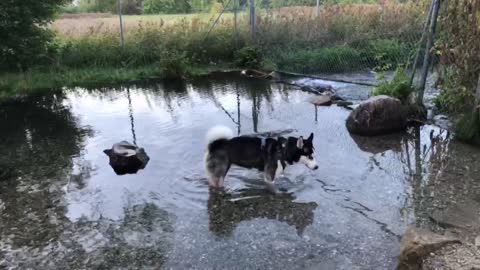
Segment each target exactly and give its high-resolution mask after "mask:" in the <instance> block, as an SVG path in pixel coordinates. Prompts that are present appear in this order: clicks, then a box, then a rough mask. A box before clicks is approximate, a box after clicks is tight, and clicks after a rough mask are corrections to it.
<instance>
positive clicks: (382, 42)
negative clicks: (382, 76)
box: [365, 39, 413, 71]
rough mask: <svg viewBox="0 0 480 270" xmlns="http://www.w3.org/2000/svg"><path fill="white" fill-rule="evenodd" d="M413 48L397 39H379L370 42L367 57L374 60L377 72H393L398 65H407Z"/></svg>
mask: <svg viewBox="0 0 480 270" xmlns="http://www.w3.org/2000/svg"><path fill="white" fill-rule="evenodd" d="M412 47H413V46H409V45H408V44H407V43H405V42H400V41H398V40H396V39H378V40H373V41H370V42H369V44H368V47H367V49H366V50H365V57H367V58H369V59H374V62H375V70H376V71H387V70H393V69H395V68H396V67H397V65H398V63H406V62H407V60H408V57H409V56H410V54H411V52H412V49H411V48H412Z"/></svg>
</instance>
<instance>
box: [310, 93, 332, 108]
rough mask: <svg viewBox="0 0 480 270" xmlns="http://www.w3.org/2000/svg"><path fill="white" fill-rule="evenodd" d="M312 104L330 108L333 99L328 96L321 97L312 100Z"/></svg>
mask: <svg viewBox="0 0 480 270" xmlns="http://www.w3.org/2000/svg"><path fill="white" fill-rule="evenodd" d="M309 101H310V103H312V104H313V105H316V106H330V105H332V97H331V96H328V95H319V96H314V97H311V98H310V100H309Z"/></svg>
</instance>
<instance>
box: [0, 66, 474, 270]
mask: <svg viewBox="0 0 480 270" xmlns="http://www.w3.org/2000/svg"><path fill="white" fill-rule="evenodd" d="M334 86H335V87H336V88H337V89H338V92H339V94H340V95H341V96H343V97H344V98H346V99H348V100H354V101H355V102H358V101H360V100H362V99H364V98H366V97H367V96H368V91H369V90H370V89H368V88H365V87H359V86H355V85H347V84H335V85H334ZM309 98H310V94H308V93H305V92H302V91H300V90H298V89H294V88H291V87H286V86H285V85H281V84H271V83H270V82H268V81H261V80H252V79H246V78H242V77H239V76H236V75H232V74H222V75H216V76H211V77H207V78H203V79H196V80H194V81H191V82H169V83H168V82H163V83H151V84H144V85H140V84H139V85H130V86H122V87H117V88H113V89H67V90H64V91H62V92H61V93H56V94H51V95H45V96H37V97H31V98H28V99H26V100H23V101H12V102H8V103H4V104H1V105H0V126H1V129H2V132H1V133H0V146H1V149H2V155H1V156H0V219H1V222H0V268H5V269H84V268H88V269H159V268H164V269H394V268H395V266H396V264H397V257H398V254H399V241H400V237H401V236H402V234H403V233H404V231H405V229H406V227H407V226H408V225H409V224H416V225H419V226H435V224H432V223H431V219H430V216H429V215H430V213H431V212H432V211H434V210H436V209H445V208H448V206H449V205H448V204H449V203H452V201H458V200H462V199H463V198H468V197H473V196H477V195H478V194H477V193H478V191H477V190H479V189H478V188H476V187H478V182H476V181H474V180H475V178H476V177H477V178H478V173H479V172H478V169H477V167H476V166H477V165H475V164H476V163H477V162H478V161H479V160H480V158H479V156H480V155H479V151H478V150H476V149H474V148H470V147H468V146H465V145H462V144H459V143H456V142H453V141H451V140H450V139H449V137H448V135H447V132H446V131H443V130H441V129H439V128H437V127H434V126H424V127H420V128H412V129H411V130H409V131H408V132H406V133H404V134H396V135H392V136H383V137H375V138H362V137H352V136H351V135H350V134H349V133H348V131H347V130H346V128H345V119H346V118H347V116H348V114H349V111H348V110H346V109H344V108H340V107H336V106H332V107H315V106H314V105H312V104H310V103H309V102H308V99H309ZM218 124H222V125H226V126H228V127H230V128H232V130H234V131H235V133H237V134H247V133H248V134H249V133H254V132H265V131H271V130H279V129H295V130H296V131H295V132H294V133H292V135H295V136H299V135H308V134H310V133H311V132H313V133H315V139H314V146H315V148H316V152H317V157H316V158H317V161H318V163H319V167H320V168H319V169H318V170H317V171H310V170H308V169H307V168H306V167H305V166H302V165H297V166H292V167H288V168H287V171H286V172H285V175H284V176H283V177H281V178H280V179H278V180H277V181H276V185H277V187H278V188H279V189H281V190H282V192H281V193H279V194H277V195H272V194H270V193H268V192H267V191H266V190H265V186H264V184H263V182H262V179H263V176H262V174H261V173H259V172H257V171H254V170H247V169H242V168H232V169H231V170H230V172H229V174H228V176H227V178H226V191H225V193H224V194H210V193H209V192H208V184H207V179H206V177H205V173H204V166H203V157H204V151H205V134H206V132H207V130H208V129H209V128H210V127H212V126H214V125H218ZM432 132H433V137H431V136H430V135H431V133H432ZM432 138H433V139H432ZM122 140H127V141H130V142H135V143H136V144H138V145H139V146H141V147H143V148H144V149H145V151H146V152H147V153H148V155H149V156H150V161H149V163H148V165H147V167H146V168H145V169H144V170H141V171H139V172H138V173H137V174H134V175H124V176H117V175H116V174H115V173H114V171H113V170H112V168H111V167H110V166H109V164H108V157H107V156H106V155H105V154H104V153H103V150H104V149H107V148H110V147H111V146H112V144H114V143H117V142H119V141H122ZM458 177H461V178H462V179H464V181H463V182H462V184H460V183H458V181H456V179H457V178H458ZM477 180H478V179H477ZM465 183H467V184H465ZM466 185H468V186H466Z"/></svg>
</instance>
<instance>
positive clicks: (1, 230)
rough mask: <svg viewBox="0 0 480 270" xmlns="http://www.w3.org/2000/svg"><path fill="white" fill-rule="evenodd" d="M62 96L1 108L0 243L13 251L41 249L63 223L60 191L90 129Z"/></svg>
mask: <svg viewBox="0 0 480 270" xmlns="http://www.w3.org/2000/svg"><path fill="white" fill-rule="evenodd" d="M62 102H63V96H62V95H61V94H55V95H49V96H44V97H32V98H29V99H27V100H23V101H14V102H9V103H4V104H2V106H0V108H1V109H0V110H1V113H0V115H1V116H2V117H1V118H0V126H2V127H3V128H2V132H1V133H0V143H1V144H2V150H3V154H2V155H1V156H0V167H1V168H5V169H6V171H7V172H8V174H7V175H6V176H4V177H3V178H4V179H3V180H2V181H1V182H0V194H1V198H2V201H3V203H4V206H5V207H4V209H3V210H0V215H1V216H2V222H0V234H1V237H0V238H1V239H2V240H5V241H6V239H8V240H9V241H11V242H12V244H14V245H15V246H26V245H28V246H42V245H44V244H45V243H47V242H48V241H51V240H52V239H55V238H56V236H57V235H58V231H59V230H61V227H60V226H58V223H59V222H62V221H63V220H64V219H65V217H64V216H65V211H66V210H65V204H64V202H63V197H62V194H63V193H62V186H63V185H65V183H66V179H67V178H68V175H69V174H70V173H71V170H72V167H73V157H75V156H78V155H79V153H80V152H81V148H82V143H83V140H84V138H85V137H86V136H88V134H89V130H86V129H83V128H79V127H78V126H77V122H76V121H77V120H76V119H75V117H74V116H73V115H72V114H71V112H70V111H69V109H68V108H66V107H65V106H63V104H62Z"/></svg>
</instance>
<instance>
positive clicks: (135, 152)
mask: <svg viewBox="0 0 480 270" xmlns="http://www.w3.org/2000/svg"><path fill="white" fill-rule="evenodd" d="M103 152H104V153H105V154H106V155H107V156H108V157H109V158H110V166H111V167H112V168H113V170H114V171H115V173H116V174H118V175H124V174H135V173H137V172H138V171H139V170H141V169H145V167H146V166H147V164H148V161H149V160H150V158H149V157H148V155H147V153H145V150H144V149H143V148H139V147H137V146H135V145H133V144H131V143H129V142H126V141H122V142H119V143H116V144H114V145H113V146H112V148H111V149H106V150H104V151H103Z"/></svg>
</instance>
